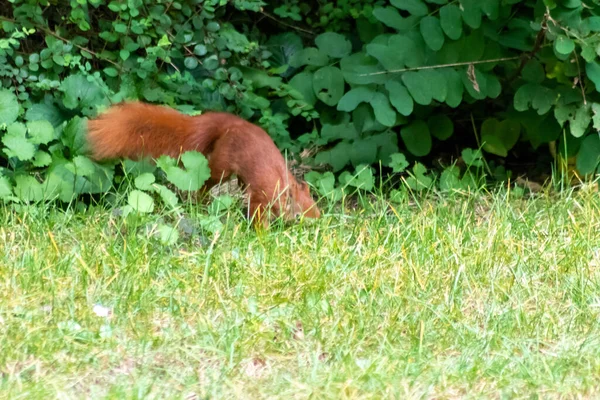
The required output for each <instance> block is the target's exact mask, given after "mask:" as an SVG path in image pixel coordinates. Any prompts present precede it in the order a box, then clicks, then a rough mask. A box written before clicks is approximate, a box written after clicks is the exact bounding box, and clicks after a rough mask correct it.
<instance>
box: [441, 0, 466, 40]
mask: <svg viewBox="0 0 600 400" xmlns="http://www.w3.org/2000/svg"><path fill="white" fill-rule="evenodd" d="M440 25H441V27H442V29H443V31H444V33H445V34H446V36H448V37H449V38H450V39H452V40H458V39H460V37H461V36H462V13H461V11H460V9H459V8H458V7H457V6H456V5H454V4H448V5H445V6H443V7H442V8H440Z"/></svg>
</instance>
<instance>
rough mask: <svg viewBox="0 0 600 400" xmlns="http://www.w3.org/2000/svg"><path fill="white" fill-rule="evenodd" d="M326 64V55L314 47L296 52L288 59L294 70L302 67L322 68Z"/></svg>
mask: <svg viewBox="0 0 600 400" xmlns="http://www.w3.org/2000/svg"><path fill="white" fill-rule="evenodd" d="M328 62H329V57H327V54H325V53H324V52H322V51H321V50H319V49H317V48H315V47H307V48H306V49H302V50H300V51H297V52H296V53H294V55H293V56H292V57H290V61H289V63H290V65H291V66H292V67H295V68H299V67H302V66H304V65H310V66H314V67H322V66H324V65H327V63H328Z"/></svg>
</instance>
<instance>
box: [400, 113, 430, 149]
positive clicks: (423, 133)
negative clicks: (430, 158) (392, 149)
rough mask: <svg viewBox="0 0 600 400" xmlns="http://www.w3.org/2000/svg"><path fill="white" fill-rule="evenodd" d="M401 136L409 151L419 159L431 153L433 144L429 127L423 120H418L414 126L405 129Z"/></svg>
mask: <svg viewBox="0 0 600 400" xmlns="http://www.w3.org/2000/svg"><path fill="white" fill-rule="evenodd" d="M400 136H401V137H402V140H403V141H404V145H405V146H406V148H407V149H408V151H410V152H411V153H412V154H413V155H415V156H417V157H422V156H426V155H427V154H429V152H430V151H431V145H432V142H431V134H430V133H429V127H428V126H427V124H426V123H425V122H423V121H421V120H416V121H414V122H413V123H412V124H410V125H408V126H406V127H403V128H402V130H401V131H400Z"/></svg>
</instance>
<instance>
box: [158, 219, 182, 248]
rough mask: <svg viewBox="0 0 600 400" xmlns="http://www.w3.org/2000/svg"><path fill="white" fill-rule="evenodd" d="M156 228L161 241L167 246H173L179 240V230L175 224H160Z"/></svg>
mask: <svg viewBox="0 0 600 400" xmlns="http://www.w3.org/2000/svg"><path fill="white" fill-rule="evenodd" d="M156 229H157V231H158V234H159V237H160V242H161V243H162V244H164V245H166V246H172V245H174V244H175V243H177V241H178V240H179V231H178V230H177V227H175V226H171V225H166V224H160V225H158V227H157V228H156Z"/></svg>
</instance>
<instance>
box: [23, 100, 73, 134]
mask: <svg viewBox="0 0 600 400" xmlns="http://www.w3.org/2000/svg"><path fill="white" fill-rule="evenodd" d="M25 119H26V120H27V121H40V120H45V121H48V122H50V123H51V124H52V126H53V127H55V128H56V127H58V126H59V125H60V124H62V123H63V122H64V121H66V120H67V119H68V117H67V115H65V114H64V113H63V112H62V111H61V110H60V109H59V108H58V107H56V106H55V105H54V104H53V103H50V102H45V103H38V104H34V105H32V106H31V108H29V109H28V110H27V112H26V113H25Z"/></svg>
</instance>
